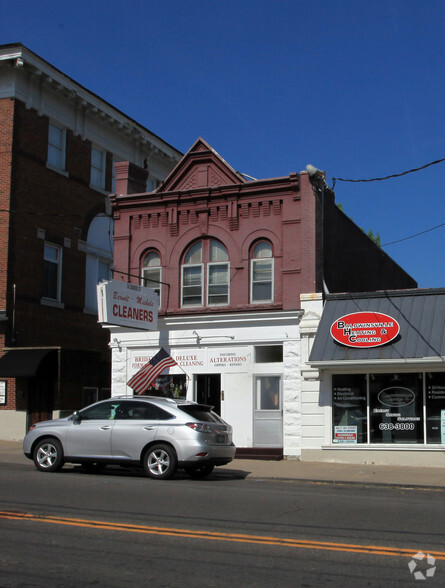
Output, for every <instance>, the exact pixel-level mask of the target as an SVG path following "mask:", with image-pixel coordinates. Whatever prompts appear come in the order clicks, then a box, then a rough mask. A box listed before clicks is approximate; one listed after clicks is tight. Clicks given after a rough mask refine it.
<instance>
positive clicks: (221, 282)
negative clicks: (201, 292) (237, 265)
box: [207, 239, 229, 306]
mask: <svg viewBox="0 0 445 588" xmlns="http://www.w3.org/2000/svg"><path fill="white" fill-rule="evenodd" d="M228 260H229V256H228V255H227V250H226V248H225V247H224V245H223V244H222V243H220V242H219V241H216V239H211V240H210V243H209V263H208V264H207V304H208V305H209V306H220V305H223V304H228V303H229V263H228Z"/></svg>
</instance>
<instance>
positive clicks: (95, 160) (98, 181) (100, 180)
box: [90, 147, 106, 190]
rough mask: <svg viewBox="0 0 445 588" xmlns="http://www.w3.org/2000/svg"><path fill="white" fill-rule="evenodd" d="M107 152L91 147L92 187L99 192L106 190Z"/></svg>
mask: <svg viewBox="0 0 445 588" xmlns="http://www.w3.org/2000/svg"><path fill="white" fill-rule="evenodd" d="M105 155H106V154H105V151H102V150H101V149H98V148H97V147H91V180H90V183H91V186H93V188H98V189H99V190H104V189H105V162H106V157H105Z"/></svg>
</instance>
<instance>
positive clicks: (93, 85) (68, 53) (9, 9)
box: [0, 0, 445, 288]
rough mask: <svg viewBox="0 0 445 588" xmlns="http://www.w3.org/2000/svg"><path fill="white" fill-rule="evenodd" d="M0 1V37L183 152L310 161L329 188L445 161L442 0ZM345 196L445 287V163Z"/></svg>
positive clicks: (416, 268)
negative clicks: (207, 148)
mask: <svg viewBox="0 0 445 588" xmlns="http://www.w3.org/2000/svg"><path fill="white" fill-rule="evenodd" d="M0 8H1V13H2V19H1V22H0V43H2V44H3V43H12V42H21V43H23V44H24V45H26V46H27V47H29V48H30V49H31V50H33V51H34V52H36V53H37V54H39V55H40V56H41V57H43V58H44V59H46V60H47V61H49V62H50V63H52V64H53V65H54V66H56V67H58V68H59V69H60V70H62V71H63V72H64V73H66V74H67V75H69V76H70V77H72V78H74V79H75V80H76V81H77V82H79V83H80V84H82V85H84V86H86V87H87V88H88V89H90V90H92V91H93V92H95V93H97V94H98V95H100V96H101V97H102V98H104V99H105V100H107V101H108V102H110V103H112V104H113V105H114V106H116V107H118V108H119V109H121V110H122V111H124V112H125V113H126V114H128V115H129V116H131V117H133V118H134V119H136V120H137V121H138V122H140V123H141V124H143V125H144V126H146V127H147V128H149V129H150V130H152V131H153V132H155V133H156V134H158V135H159V136H161V137H162V138H163V139H165V140H166V141H168V142H169V143H170V144H172V145H173V146H175V147H176V148H177V149H179V150H181V151H184V152H185V151H187V150H188V149H189V147H191V145H192V144H193V143H194V141H195V140H196V139H197V138H198V137H203V138H204V139H205V140H206V141H208V142H209V143H210V144H211V145H212V147H213V148H214V149H215V150H216V151H218V153H219V154H220V155H221V156H222V157H223V158H224V159H225V160H226V161H228V162H229V163H230V164H231V165H232V166H233V167H234V168H235V169H237V170H238V171H241V172H243V173H246V174H249V175H250V176H253V177H255V178H267V177H275V176H284V175H288V174H289V173H291V172H295V171H297V172H299V171H301V170H304V169H305V167H306V165H307V164H308V163H311V164H313V165H315V166H316V167H318V168H320V169H323V170H325V171H326V175H327V181H328V184H329V185H331V186H332V184H333V180H332V178H333V177H336V178H344V179H372V178H378V177H384V176H388V175H392V174H397V173H402V172H404V171H407V170H411V169H414V168H418V167H421V166H422V165H424V164H427V163H430V162H432V161H436V160H439V159H442V158H445V116H444V104H445V96H444V93H445V92H444V90H445V78H444V75H443V73H444V71H445V67H444V58H445V51H444V49H445V41H444V38H445V35H444V31H445V2H443V0H422V2H420V1H419V0H372V1H369V0H308V1H302V0H157V1H152V0H89V1H86V0H75V1H73V2H67V3H65V2H62V1H61V0H57V1H55V0H41V1H39V2H36V1H35V0H22V2H20V3H12V2H10V1H5V0H1V2H0ZM335 193H336V201H337V202H339V203H341V205H342V206H343V209H344V211H345V213H346V214H348V216H350V217H352V218H353V220H354V221H355V222H356V223H357V224H358V225H359V226H360V227H362V228H363V229H365V230H366V231H368V229H372V230H373V232H374V233H379V234H380V238H381V242H382V244H383V245H384V249H385V251H386V252H387V253H388V254H389V255H391V256H392V257H393V258H394V259H395V260H396V261H397V263H399V264H400V265H401V266H402V267H403V268H404V269H405V270H407V271H408V272H409V273H410V274H411V275H412V276H413V277H414V278H415V279H416V280H417V281H418V283H419V286H420V287H421V288H433V287H445V271H444V269H445V262H444V256H443V253H442V250H443V243H444V238H445V162H443V163H439V164H437V165H433V166H430V167H428V168H426V169H424V170H423V171H419V172H416V173H411V174H407V175H405V176H403V177H401V178H393V179H390V180H385V181H376V182H366V183H365V182H363V183H347V182H342V181H338V180H337V182H336V183H335ZM442 223H444V225H443V226H439V225H442ZM434 227H438V228H435V229H434V230H430V229H433V228H434ZM424 231H428V232H424ZM423 232H424V233H423ZM418 233H423V234H422V235H419V236H417V237H413V235H416V234H418ZM395 241H398V242H396V243H394V242H395ZM386 243H392V244H391V245H386V246H385V244H386Z"/></svg>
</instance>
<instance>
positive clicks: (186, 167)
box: [157, 138, 246, 192]
mask: <svg viewBox="0 0 445 588" xmlns="http://www.w3.org/2000/svg"><path fill="white" fill-rule="evenodd" d="M245 183H246V180H245V178H244V177H243V176H242V175H241V174H239V173H237V172H236V171H235V170H234V169H233V168H232V167H231V166H230V165H229V164H228V163H227V162H226V161H224V159H223V158H222V157H221V156H220V155H218V153H217V152H216V151H215V150H214V149H212V148H211V147H210V145H209V144H208V143H206V142H205V141H204V140H203V139H201V138H200V139H198V140H197V141H196V143H195V144H194V145H193V146H192V147H191V149H190V150H189V151H188V152H187V153H186V154H185V155H184V157H183V158H182V159H181V161H180V162H179V163H178V165H177V166H176V167H175V168H174V169H173V171H172V172H171V173H170V175H169V176H168V177H167V178H166V180H165V181H164V182H163V184H162V185H161V186H160V187H159V188H158V189H157V192H173V191H174V192H181V191H186V190H199V189H203V188H216V187H218V186H230V185H234V184H245Z"/></svg>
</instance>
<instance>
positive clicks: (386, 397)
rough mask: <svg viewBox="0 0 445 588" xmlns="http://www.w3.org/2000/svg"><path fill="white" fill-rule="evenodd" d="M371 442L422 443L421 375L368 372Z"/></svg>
mask: <svg viewBox="0 0 445 588" xmlns="http://www.w3.org/2000/svg"><path fill="white" fill-rule="evenodd" d="M369 392H370V419H371V427H370V429H371V431H370V433H371V438H370V441H371V443H423V377H422V374H418V373H417V374H371V375H370V379H369Z"/></svg>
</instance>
